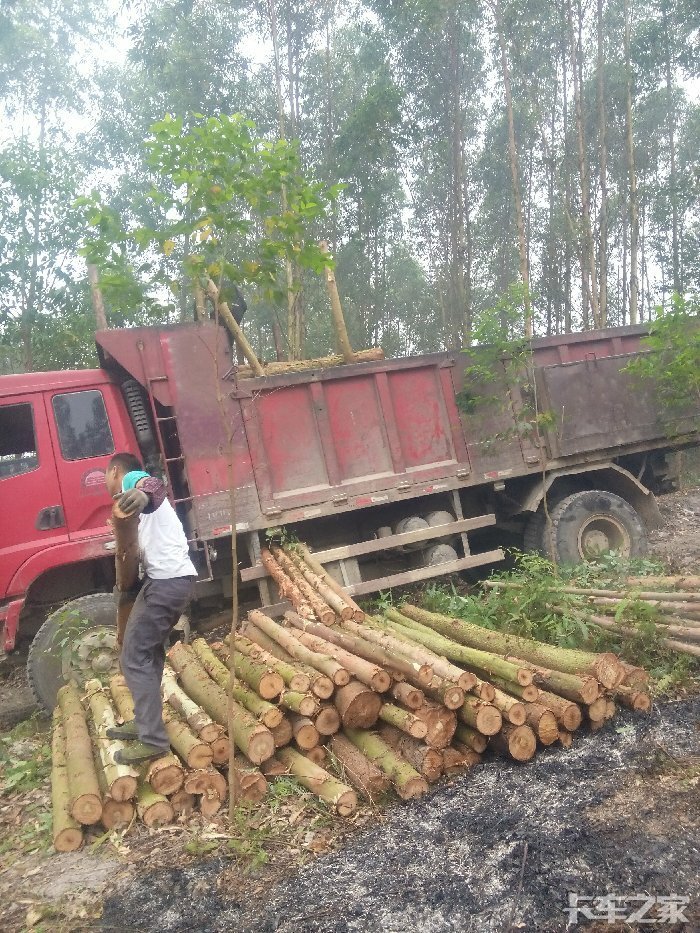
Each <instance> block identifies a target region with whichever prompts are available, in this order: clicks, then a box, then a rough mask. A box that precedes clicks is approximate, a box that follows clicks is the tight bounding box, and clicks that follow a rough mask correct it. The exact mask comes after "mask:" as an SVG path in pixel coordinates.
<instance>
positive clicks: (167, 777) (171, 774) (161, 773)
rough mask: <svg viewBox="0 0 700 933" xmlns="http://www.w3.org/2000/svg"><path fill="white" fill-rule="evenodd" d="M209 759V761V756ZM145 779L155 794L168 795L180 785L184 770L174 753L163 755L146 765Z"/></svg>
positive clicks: (182, 781)
mask: <svg viewBox="0 0 700 933" xmlns="http://www.w3.org/2000/svg"><path fill="white" fill-rule="evenodd" d="M209 760H210V761H211V758H210V759H209ZM146 780H147V781H148V783H149V784H150V785H151V787H152V788H153V790H154V791H155V792H156V793H157V794H163V795H164V796H165V797H169V796H170V795H171V794H176V793H177V792H178V791H179V790H180V788H181V787H182V785H183V783H184V780H185V772H184V771H183V768H182V765H181V764H180V761H179V760H178V759H177V758H176V757H175V755H163V757H162V758H156V760H155V761H154V762H152V763H151V765H150V766H149V767H148V770H147V771H146Z"/></svg>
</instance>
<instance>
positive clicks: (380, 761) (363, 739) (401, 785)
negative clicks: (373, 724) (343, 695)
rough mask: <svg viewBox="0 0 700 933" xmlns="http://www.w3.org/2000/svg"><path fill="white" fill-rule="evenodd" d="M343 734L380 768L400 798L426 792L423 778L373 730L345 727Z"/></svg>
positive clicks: (403, 798)
mask: <svg viewBox="0 0 700 933" xmlns="http://www.w3.org/2000/svg"><path fill="white" fill-rule="evenodd" d="M345 734H346V736H347V737H348V738H349V739H350V741H351V742H352V743H353V745H355V746H356V747H357V748H359V750H360V751H361V752H362V754H363V755H365V756H366V757H367V758H369V760H370V761H372V762H373V763H374V764H375V765H377V767H378V768H381V770H382V771H383V772H384V773H385V774H386V775H387V777H388V778H389V779H390V781H391V783H392V784H393V785H394V788H395V789H396V793H397V794H398V795H399V797H401V799H402V800H410V799H411V798H413V797H420V796H421V795H422V794H425V793H426V792H427V790H428V782H427V781H426V780H425V778H424V777H423V776H422V775H420V774H419V773H418V772H417V771H416V769H415V768H412V767H411V765H410V764H409V763H408V762H407V761H406V759H405V758H402V757H401V755H398V754H397V753H396V752H395V751H394V750H393V749H392V748H391V746H390V745H387V743H386V742H385V741H384V740H383V739H382V738H381V737H380V736H378V735H377V734H376V733H375V732H367V731H365V730H364V729H346V730H345Z"/></svg>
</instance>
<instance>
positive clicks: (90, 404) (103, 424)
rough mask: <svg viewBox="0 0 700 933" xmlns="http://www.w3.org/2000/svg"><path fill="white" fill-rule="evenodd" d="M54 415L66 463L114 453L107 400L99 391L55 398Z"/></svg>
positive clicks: (93, 390)
mask: <svg viewBox="0 0 700 933" xmlns="http://www.w3.org/2000/svg"><path fill="white" fill-rule="evenodd" d="M53 411H54V415H55V416H56V425H57V427H58V439H59V442H60V444H61V453H62V454H63V456H64V458H65V459H66V460H87V459H88V458H89V457H102V456H105V455H107V454H113V453H114V441H113V440H112V431H111V429H110V426H109V421H108V419H107V411H106V409H105V403H104V399H103V398H102V393H101V392H99V391H98V390H97V389H90V390H88V391H86V392H70V393H68V394H66V395H54V397H53Z"/></svg>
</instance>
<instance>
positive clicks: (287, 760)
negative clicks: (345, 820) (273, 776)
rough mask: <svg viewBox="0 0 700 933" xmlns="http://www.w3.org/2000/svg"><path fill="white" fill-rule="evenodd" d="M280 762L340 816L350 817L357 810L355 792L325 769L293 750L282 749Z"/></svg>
mask: <svg viewBox="0 0 700 933" xmlns="http://www.w3.org/2000/svg"><path fill="white" fill-rule="evenodd" d="M277 757H278V758H279V759H280V761H281V762H282V763H283V764H285V765H287V767H288V768H289V770H290V771H291V773H292V774H293V775H294V776H295V777H296V779H297V780H298V781H299V783H300V784H301V785H302V786H303V787H306V788H307V790H310V791H311V792H312V793H314V794H316V796H317V797H320V798H321V800H325V801H326V802H327V803H330V804H331V805H332V806H333V807H334V808H335V810H336V812H337V813H338V814H339V815H340V816H350V815H351V814H352V813H354V812H355V810H356V809H357V795H356V793H355V791H354V790H353V789H352V788H351V787H348V785H347V784H343V783H341V782H340V781H338V780H336V778H334V777H333V776H332V775H331V774H329V773H328V772H327V771H325V770H324V769H323V768H319V766H318V765H315V764H314V763H313V762H312V761H309V759H308V758H305V757H304V755H301V754H300V753H299V752H297V751H295V750H294V749H293V748H281V749H280V750H279V752H278V753H277Z"/></svg>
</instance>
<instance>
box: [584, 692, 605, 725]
mask: <svg viewBox="0 0 700 933" xmlns="http://www.w3.org/2000/svg"><path fill="white" fill-rule="evenodd" d="M607 708H608V701H607V699H606V698H605V697H604V696H599V697H598V698H597V699H595V700H594V701H593V702H592V703H589V705H588V706H587V707H586V708H585V709H586V714H587V715H588V718H589V719H590V720H592V721H595V720H601V719H605V712H606V710H607Z"/></svg>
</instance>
